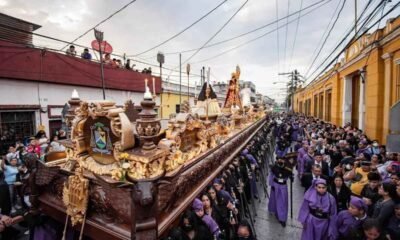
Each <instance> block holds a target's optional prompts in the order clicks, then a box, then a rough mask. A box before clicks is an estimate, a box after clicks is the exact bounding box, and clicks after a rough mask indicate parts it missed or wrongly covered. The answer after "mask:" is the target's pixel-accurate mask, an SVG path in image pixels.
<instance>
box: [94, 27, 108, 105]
mask: <svg viewBox="0 0 400 240" xmlns="http://www.w3.org/2000/svg"><path fill="white" fill-rule="evenodd" d="M94 36H95V37H96V40H97V43H98V44H99V54H100V74H101V75H100V76H101V88H102V89H103V100H106V83H105V80H104V67H103V51H102V47H103V45H102V42H103V39H104V32H101V31H99V30H97V29H94ZM104 48H105V45H104Z"/></svg>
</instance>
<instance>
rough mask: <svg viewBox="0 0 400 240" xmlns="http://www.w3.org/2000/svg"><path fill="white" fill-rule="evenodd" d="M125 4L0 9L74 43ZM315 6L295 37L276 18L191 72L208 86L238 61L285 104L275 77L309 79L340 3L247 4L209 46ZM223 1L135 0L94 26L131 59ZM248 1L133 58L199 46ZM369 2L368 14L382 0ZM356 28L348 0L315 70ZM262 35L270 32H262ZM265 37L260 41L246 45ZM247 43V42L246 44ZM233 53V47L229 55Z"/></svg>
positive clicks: (107, 1) (7, 1) (205, 54)
mask: <svg viewBox="0 0 400 240" xmlns="http://www.w3.org/2000/svg"><path fill="white" fill-rule="evenodd" d="M130 1H131V0H68V1H66V0H30V1H25V0H0V12H2V13H5V14H8V15H11V16H14V17H17V18H21V19H24V20H27V21H30V22H33V23H37V24H39V25H41V26H42V27H41V28H40V29H38V30H37V31H36V32H37V33H40V34H44V35H48V36H52V37H55V38H58V39H62V40H66V41H72V40H73V39H75V38H76V37H78V36H79V35H81V34H82V33H84V32H85V31H86V30H88V29H90V28H92V27H93V26H94V25H96V24H97V23H99V22H100V21H102V20H103V19H105V18H106V17H108V16H109V15H111V14H112V13H113V12H115V11H116V10H118V9H120V8H121V7H122V6H124V5H125V4H127V3H128V2H130ZM320 1H322V2H321V3H319V4H318V5H316V6H315V7H313V8H309V9H308V10H304V11H302V12H301V15H303V14H306V15H305V16H304V17H301V18H300V22H299V25H298V31H297V35H296V34H295V32H296V26H297V17H298V14H295V15H293V16H292V17H290V18H289V20H288V21H289V24H288V25H287V26H288V27H287V28H286V26H285V24H286V21H287V20H286V19H283V20H281V21H279V26H281V28H279V32H277V31H274V29H276V27H277V25H276V23H274V24H272V25H270V26H267V27H265V28H262V29H260V30H258V31H255V32H254V33H251V34H248V35H245V36H243V37H240V38H237V39H235V40H232V41H227V42H225V43H223V44H219V45H216V46H213V47H208V48H204V49H202V50H201V51H199V52H198V53H197V54H196V55H195V56H194V57H193V58H192V59H191V60H190V61H189V63H191V69H192V73H195V74H199V73H200V68H201V67H202V66H205V67H210V68H211V81H226V80H227V79H229V78H230V73H231V72H232V71H234V69H235V66H236V65H237V64H238V65H239V66H240V68H241V72H242V74H241V79H243V80H251V81H253V82H254V83H255V84H256V86H257V91H258V92H260V93H262V94H265V95H269V96H271V97H272V98H275V99H276V100H278V101H282V100H283V99H284V97H285V91H284V88H285V84H273V82H275V81H287V78H286V77H284V76H281V77H279V76H278V72H287V71H291V70H293V69H297V70H299V71H300V73H301V74H303V75H306V72H307V71H308V69H309V68H310V64H311V62H312V60H313V55H315V52H316V49H317V47H318V46H320V45H321V42H322V40H321V39H322V37H323V34H324V33H325V34H326V29H328V26H330V25H329V24H332V22H333V20H331V18H332V17H335V16H336V15H337V13H338V11H339V9H340V8H341V5H342V3H343V1H345V0H248V2H247V4H246V5H245V6H244V7H243V8H242V10H241V11H240V12H239V13H238V14H237V15H236V16H235V17H234V18H233V19H232V21H231V22H230V23H229V24H228V25H227V26H226V27H225V28H224V29H223V30H222V31H221V32H220V33H219V34H218V35H217V36H216V37H215V38H214V39H213V40H212V41H211V42H210V43H209V44H212V43H216V42H220V41H223V40H226V39H229V38H232V37H235V36H238V35H240V34H242V33H245V32H248V31H251V30H253V29H256V28H259V27H261V26H263V25H266V24H268V23H271V22H273V21H275V20H276V19H277V12H278V17H279V18H282V17H285V16H286V15H288V13H289V14H291V13H294V12H296V11H299V9H300V5H301V4H302V6H303V8H305V7H307V6H310V5H311V4H314V3H317V2H320ZM398 1H399V0H392V2H391V3H388V4H387V6H386V8H385V11H386V10H388V9H390V8H391V7H392V6H393V5H394V4H396V3H398ZM221 2H223V0H201V1H195V0H137V1H136V2H135V3H133V4H131V5H130V6H129V7H127V8H126V9H124V10H123V11H121V12H120V13H118V14H116V15H115V16H114V17H113V18H111V19H110V20H108V21H106V22H105V23H103V24H102V25H100V27H99V28H100V29H101V30H102V31H104V32H105V39H106V40H107V41H108V42H109V43H111V45H112V46H113V48H114V52H115V53H118V54H121V55H122V54H123V53H126V54H127V55H136V54H138V53H141V52H143V51H146V50H147V49H149V48H152V47H153V46H156V45H157V44H159V43H161V42H163V41H164V40H166V39H168V38H170V37H171V36H173V35H174V34H176V33H178V32H180V31H181V30H182V29H184V28H186V27H187V26H189V25H190V24H191V23H193V22H194V21H196V20H197V19H199V18H200V17H201V16H203V15H205V14H206V13H207V12H208V11H210V10H211V9H213V8H214V7H216V6H217V5H218V4H219V3H221ZM245 2H246V0H228V1H226V2H225V3H224V4H222V5H221V7H219V8H218V9H217V10H216V11H214V12H213V13H211V14H210V15H209V16H208V17H206V18H205V19H203V20H202V21H201V22H199V23H198V24H196V25H194V26H193V27H192V28H190V29H189V30H188V31H186V32H185V33H183V34H181V35H180V36H179V37H177V38H175V39H173V40H171V41H169V42H168V43H167V44H164V45H162V46H160V47H158V48H156V49H154V50H152V51H150V52H147V53H145V54H143V55H140V56H136V57H133V59H134V60H135V59H136V60H140V61H144V62H149V63H153V64H156V63H157V62H156V54H157V52H158V51H162V52H164V53H175V52H180V51H185V50H190V49H196V48H200V47H201V46H202V45H204V43H206V42H207V40H209V39H210V38H211V36H212V35H213V34H215V33H216V32H217V31H218V30H219V29H220V28H221V27H222V26H223V25H224V23H226V22H227V21H228V19H229V18H230V17H231V16H232V15H233V14H234V13H235V12H236V11H237V10H238V9H239V8H240V6H241V5H242V4H243V3H245ZM367 2H368V1H367V0H358V12H359V13H358V14H360V12H361V11H362V10H363V8H364V6H365V5H366V3H367ZM372 2H373V4H372V5H371V7H370V8H369V10H370V11H371V10H372V9H373V8H374V6H376V4H377V3H378V2H379V1H378V0H373V1H372ZM317 7H318V8H317ZM313 9H314V10H313ZM311 10H313V11H311ZM309 11H311V12H309ZM398 14H399V11H398V10H395V11H394V12H393V14H391V15H390V16H392V17H393V16H396V15H398ZM353 24H354V1H353V0H348V1H346V2H345V5H344V8H343V11H342V12H341V14H340V17H339V19H338V21H337V23H336V26H335V28H333V30H332V32H331V34H330V37H329V38H328V40H327V42H326V44H325V46H324V48H323V49H322V51H321V54H320V56H319V58H317V60H316V63H315V64H314V67H316V66H318V65H319V63H320V62H321V61H322V60H323V59H324V58H325V57H326V56H327V55H328V54H329V53H330V52H331V51H332V50H333V48H334V46H335V45H336V44H337V43H338V42H339V40H340V39H342V38H343V36H344V35H345V33H346V32H347V31H348V30H349V29H350V28H351V27H352V25H353ZM384 24H385V20H384V21H382V23H380V25H381V27H382V26H384ZM267 32H271V33H269V34H266V33H267ZM263 34H264V35H265V36H263V37H260V38H258V39H257V40H253V41H251V40H252V39H255V38H257V37H258V36H261V35H263ZM278 37H279V38H278ZM295 38H296V41H295V44H294V40H295ZM93 39H94V36H93V32H90V33H89V34H87V35H85V36H84V37H82V38H81V39H79V40H78V41H77V42H76V43H77V44H81V45H85V46H90V43H91V41H92V40H93ZM248 41H251V42H250V43H248V44H245V43H246V42H248ZM278 41H279V44H278ZM34 43H35V44H36V45H39V46H45V47H51V48H55V49H61V48H62V47H63V46H64V45H65V44H62V43H59V42H55V41H52V40H49V39H44V38H40V37H35V38H34ZM237 46H240V47H237ZM285 46H286V48H285ZM293 46H294V48H293ZM230 49H233V50H231V51H228V50H230ZM78 52H81V49H78ZM193 53H195V52H194V51H192V52H185V53H183V54H182V62H185V61H186V59H188V58H189V57H190V56H191V55H192V54H193ZM222 53H223V54H222ZM214 56H217V57H214ZM278 56H279V57H278ZM204 60H207V61H204ZM137 65H138V67H139V68H143V67H146V66H145V65H143V64H139V63H138V64H137ZM165 66H166V67H168V68H173V69H176V70H178V68H177V66H179V55H178V54H166V57H165ZM183 69H185V67H183ZM313 70H314V68H311V71H309V74H308V75H310V73H312V72H313ZM155 71H156V69H154V68H153V72H155ZM157 71H158V70H157ZM183 71H185V70H183ZM178 74H179V73H177V72H171V71H164V73H163V75H164V76H165V75H170V76H169V78H170V80H171V81H178V80H179V78H178ZM184 79H186V77H185V78H184ZM191 81H192V82H193V83H194V82H195V81H197V82H198V81H199V78H198V77H196V76H192V77H191Z"/></svg>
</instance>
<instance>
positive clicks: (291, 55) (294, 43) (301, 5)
mask: <svg viewBox="0 0 400 240" xmlns="http://www.w3.org/2000/svg"><path fill="white" fill-rule="evenodd" d="M302 7H303V0H301V2H300V10H299V15H298V16H297V24H296V30H295V33H294V40H293V45H292V53H291V54H290V60H289V69H291V67H292V59H293V54H294V49H295V46H296V40H297V32H298V30H299V24H300V15H301V10H302V9H301V8H302Z"/></svg>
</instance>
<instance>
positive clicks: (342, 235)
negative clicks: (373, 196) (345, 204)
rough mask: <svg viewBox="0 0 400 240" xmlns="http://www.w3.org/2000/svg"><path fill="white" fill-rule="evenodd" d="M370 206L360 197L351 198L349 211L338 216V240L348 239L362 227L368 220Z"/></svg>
mask: <svg viewBox="0 0 400 240" xmlns="http://www.w3.org/2000/svg"><path fill="white" fill-rule="evenodd" d="M367 210H368V206H367V205H366V204H365V203H364V201H363V200H362V199H361V198H359V197H354V196H352V197H351V200H350V205H349V209H348V210H346V211H341V212H340V213H339V214H338V216H337V221H336V226H337V231H338V235H339V237H338V239H339V240H340V239H347V238H348V237H349V235H350V233H351V231H354V230H356V229H358V228H360V227H361V225H362V224H363V222H364V220H365V219H367Z"/></svg>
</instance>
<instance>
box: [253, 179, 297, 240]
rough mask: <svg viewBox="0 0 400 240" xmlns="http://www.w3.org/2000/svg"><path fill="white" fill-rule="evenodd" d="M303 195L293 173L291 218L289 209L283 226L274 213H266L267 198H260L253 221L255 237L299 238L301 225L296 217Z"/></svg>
mask: <svg viewBox="0 0 400 240" xmlns="http://www.w3.org/2000/svg"><path fill="white" fill-rule="evenodd" d="M295 174H297V173H295ZM269 190H270V189H268V191H269ZM303 195H304V190H303V188H302V187H301V185H300V181H299V179H298V178H297V176H296V175H295V180H294V182H293V219H291V218H290V210H289V219H288V221H287V223H286V224H287V225H286V227H285V228H283V227H282V226H281V224H280V223H279V222H278V221H277V220H276V218H275V216H274V215H271V214H269V213H268V211H267V207H268V199H264V198H262V199H261V203H258V202H257V205H256V206H257V217H256V223H255V228H256V232H257V239H258V240H268V239H291V240H297V239H300V236H301V231H302V226H301V224H300V223H299V222H298V221H297V220H296V219H297V214H298V212H299V208H300V204H301V201H302V199H303ZM289 204H290V203H289Z"/></svg>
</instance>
